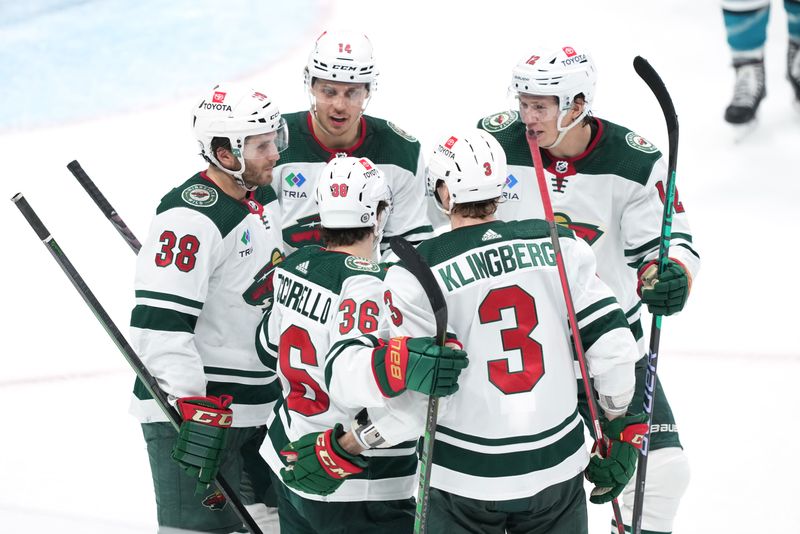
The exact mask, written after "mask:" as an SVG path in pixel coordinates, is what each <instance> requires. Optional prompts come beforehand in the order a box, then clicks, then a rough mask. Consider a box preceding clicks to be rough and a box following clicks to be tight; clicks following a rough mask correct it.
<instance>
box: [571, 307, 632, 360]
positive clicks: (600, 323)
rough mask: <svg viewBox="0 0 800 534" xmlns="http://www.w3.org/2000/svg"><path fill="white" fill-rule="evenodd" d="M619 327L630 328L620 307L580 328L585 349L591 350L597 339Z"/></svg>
mask: <svg viewBox="0 0 800 534" xmlns="http://www.w3.org/2000/svg"><path fill="white" fill-rule="evenodd" d="M617 328H629V325H628V320H627V319H625V314H624V313H622V310H621V309H619V308H615V309H613V310H612V311H610V312H609V313H607V314H605V315H603V316H602V317H599V318H597V319H595V320H594V321H592V322H591V323H589V324H588V325H586V326H584V327H583V328H581V329H580V332H581V341H582V342H583V348H584V350H589V348H591V346H592V345H594V343H595V341H597V340H598V339H600V338H601V337H602V336H603V335H604V334H607V333H608V332H610V331H612V330H615V329H617Z"/></svg>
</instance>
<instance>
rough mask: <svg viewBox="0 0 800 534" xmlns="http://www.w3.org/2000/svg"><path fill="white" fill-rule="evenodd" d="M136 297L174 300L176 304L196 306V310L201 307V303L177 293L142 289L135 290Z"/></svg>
mask: <svg viewBox="0 0 800 534" xmlns="http://www.w3.org/2000/svg"><path fill="white" fill-rule="evenodd" d="M136 298H142V299H153V300H165V301H167V302H174V303H176V304H183V305H184V306H189V307H190V308H197V309H198V310H202V309H203V303H202V302H200V301H197V300H192V299H187V298H185V297H181V296H178V295H172V294H170V293H161V292H159V291H146V290H143V289H140V290H137V291H136Z"/></svg>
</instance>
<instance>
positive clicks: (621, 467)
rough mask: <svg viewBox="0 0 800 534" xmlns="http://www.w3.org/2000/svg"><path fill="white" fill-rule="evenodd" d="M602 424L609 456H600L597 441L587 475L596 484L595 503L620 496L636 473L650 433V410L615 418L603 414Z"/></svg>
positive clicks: (593, 500)
mask: <svg viewBox="0 0 800 534" xmlns="http://www.w3.org/2000/svg"><path fill="white" fill-rule="evenodd" d="M600 427H601V428H602V429H603V436H604V437H603V439H604V440H605V443H606V456H605V458H603V457H601V456H600V454H599V452H598V451H597V443H596V442H595V444H594V447H592V457H591V458H590V459H589V465H588V467H587V468H586V471H585V475H586V479H587V480H589V482H591V483H592V484H594V485H595V487H594V489H592V493H591V495H590V496H589V500H590V501H591V502H593V503H594V504H602V503H605V502H609V501H611V500H612V499H616V498H617V497H619V494H620V493H622V490H623V489H624V488H625V484H627V483H628V481H629V480H630V479H631V477H632V476H633V473H634V471H635V470H636V461H637V460H638V459H639V449H641V448H642V440H643V438H644V435H645V434H646V433H647V414H639V415H628V416H625V417H619V418H617V419H614V420H613V421H609V420H608V419H606V418H605V417H601V418H600Z"/></svg>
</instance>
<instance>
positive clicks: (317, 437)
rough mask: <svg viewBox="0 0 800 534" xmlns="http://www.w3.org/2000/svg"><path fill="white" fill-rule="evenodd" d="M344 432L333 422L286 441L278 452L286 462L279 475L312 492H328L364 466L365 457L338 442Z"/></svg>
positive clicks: (289, 482) (303, 490) (305, 490)
mask: <svg viewBox="0 0 800 534" xmlns="http://www.w3.org/2000/svg"><path fill="white" fill-rule="evenodd" d="M342 434H344V430H343V429H342V425H340V424H338V423H337V424H336V426H334V427H333V428H332V429H330V430H326V431H325V432H312V433H311V434H306V435H305V436H303V437H302V438H300V439H298V440H297V441H293V442H292V443H289V444H288V445H287V446H286V447H285V448H284V449H283V450H282V451H281V455H282V456H284V457H285V458H286V461H287V462H288V463H289V465H288V466H286V467H285V468H283V469H281V478H282V479H283V482H284V484H286V485H287V486H289V487H290V488H294V489H296V490H298V491H302V492H305V493H313V494H315V495H330V494H331V493H333V492H334V491H336V490H337V489H339V486H341V485H342V483H343V482H344V480H345V478H347V477H349V476H351V475H356V474H358V473H360V472H362V471H363V470H364V468H366V467H367V459H366V458H364V457H363V456H360V455H353V454H350V453H348V452H347V451H345V450H344V449H343V448H342V447H341V446H340V445H339V442H338V439H339V437H340V436H342Z"/></svg>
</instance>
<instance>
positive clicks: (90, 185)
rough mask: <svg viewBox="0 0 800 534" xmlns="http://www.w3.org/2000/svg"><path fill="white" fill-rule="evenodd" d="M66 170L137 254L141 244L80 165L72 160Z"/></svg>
mask: <svg viewBox="0 0 800 534" xmlns="http://www.w3.org/2000/svg"><path fill="white" fill-rule="evenodd" d="M67 169H69V172H71V173H72V175H73V176H74V177H75V178H76V179H77V180H78V182H79V183H80V184H81V185H82V186H83V188H84V189H85V190H86V192H87V193H88V194H89V196H90V197H92V200H94V203H95V204H97V207H98V208H100V211H102V212H103V215H105V216H106V219H108V220H109V221H111V224H113V225H114V228H116V230H117V232H119V235H121V236H122V239H124V240H125V242H126V243H128V246H129V247H131V249H133V251H134V252H135V253H136V254H138V253H139V250H140V249H141V248H142V244H141V243H139V240H138V239H136V236H135V235H133V232H131V230H130V229H129V228H128V225H127V224H125V222H124V221H123V220H122V218H121V217H120V216H119V215H118V214H117V211H116V210H115V209H114V208H112V207H111V204H110V203H109V202H108V200H106V197H105V196H104V195H103V193H101V192H100V190H99V189H98V188H97V186H96V185H94V182H93V181H92V179H91V178H89V175H88V174H86V171H84V170H83V167H81V164H80V163H78V160H72V161H70V162H69V163H68V164H67Z"/></svg>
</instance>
